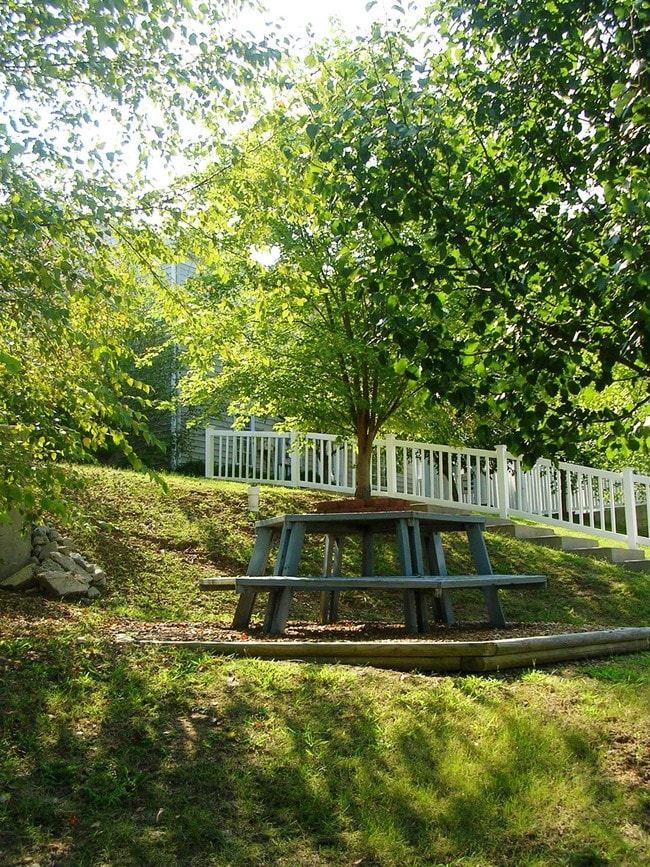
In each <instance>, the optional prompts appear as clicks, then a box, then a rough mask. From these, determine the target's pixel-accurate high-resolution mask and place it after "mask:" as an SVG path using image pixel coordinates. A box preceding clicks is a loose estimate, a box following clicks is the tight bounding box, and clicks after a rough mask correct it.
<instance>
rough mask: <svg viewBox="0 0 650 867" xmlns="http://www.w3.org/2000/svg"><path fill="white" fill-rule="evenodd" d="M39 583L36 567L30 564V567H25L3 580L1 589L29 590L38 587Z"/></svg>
mask: <svg viewBox="0 0 650 867" xmlns="http://www.w3.org/2000/svg"><path fill="white" fill-rule="evenodd" d="M37 583H38V582H37V580H36V575H35V574H34V567H33V565H32V564H31V563H30V564H29V566H24V567H23V568H22V569H19V570H18V572H14V574H13V575H10V576H9V577H8V578H3V580H2V581H0V587H2V589H3V590H29V588H30V587H36V585H37Z"/></svg>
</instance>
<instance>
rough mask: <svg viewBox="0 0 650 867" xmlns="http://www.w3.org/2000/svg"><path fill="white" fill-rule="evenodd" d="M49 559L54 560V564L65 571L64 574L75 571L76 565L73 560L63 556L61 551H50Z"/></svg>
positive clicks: (65, 555)
mask: <svg viewBox="0 0 650 867" xmlns="http://www.w3.org/2000/svg"><path fill="white" fill-rule="evenodd" d="M50 559H51V560H54V562H55V563H57V564H58V565H59V566H61V567H62V568H63V569H65V571H66V572H76V571H77V565H76V563H75V562H74V560H73V559H72V558H71V557H68V555H67V554H63V553H62V552H61V551H52V553H51V554H50Z"/></svg>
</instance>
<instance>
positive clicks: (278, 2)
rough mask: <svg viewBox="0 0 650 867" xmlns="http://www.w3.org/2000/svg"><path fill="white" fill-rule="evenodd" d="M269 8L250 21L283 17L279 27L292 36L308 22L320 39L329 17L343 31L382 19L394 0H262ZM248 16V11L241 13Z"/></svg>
mask: <svg viewBox="0 0 650 867" xmlns="http://www.w3.org/2000/svg"><path fill="white" fill-rule="evenodd" d="M262 2H263V3H264V5H265V6H266V7H267V9H268V10H269V14H268V15H264V14H261V15H259V16H258V15H257V14H251V13H249V14H250V15H251V21H253V20H255V19H258V18H260V19H261V20H272V21H275V22H277V23H279V22H280V19H283V22H282V29H283V31H284V32H286V33H287V34H290V35H291V36H294V37H296V38H304V37H305V35H306V31H307V28H308V26H310V25H311V30H312V31H313V34H314V37H315V38H316V39H321V38H323V37H324V36H326V35H327V33H328V31H329V22H330V19H331V18H337V19H338V20H339V21H340V22H341V24H342V25H343V28H344V30H345V31H346V32H348V33H352V32H353V31H355V30H357V29H362V30H365V29H367V27H368V26H369V24H370V23H371V22H372V21H376V20H384V19H385V18H386V17H387V16H391V15H395V14H396V13H395V12H394V11H392V10H393V9H394V7H395V5H396V3H397V0H377V2H376V4H375V5H374V6H373V7H372V8H371V9H366V6H367V5H368V2H369V0H262ZM403 5H404V6H405V7H406V6H407V5H413V6H415V7H417V8H419V9H422V8H423V7H424V6H425V0H411V4H409V0H404V2H403ZM245 18H246V19H248V15H247V16H245Z"/></svg>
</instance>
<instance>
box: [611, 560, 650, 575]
mask: <svg viewBox="0 0 650 867" xmlns="http://www.w3.org/2000/svg"><path fill="white" fill-rule="evenodd" d="M617 565H618V566H622V567H623V569H631V570H632V571H633V572H650V560H627V561H625V562H622V563H618V564H617Z"/></svg>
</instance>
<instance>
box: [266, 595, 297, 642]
mask: <svg viewBox="0 0 650 867" xmlns="http://www.w3.org/2000/svg"><path fill="white" fill-rule="evenodd" d="M291 595H292V594H291V590H290V589H289V588H288V587H282V588H280V589H278V590H271V592H270V593H269V601H268V603H267V606H266V616H265V618H264V632H266V633H268V634H269V635H282V633H283V632H284V630H285V627H286V625H287V620H288V619H289V608H290V607H291Z"/></svg>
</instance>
